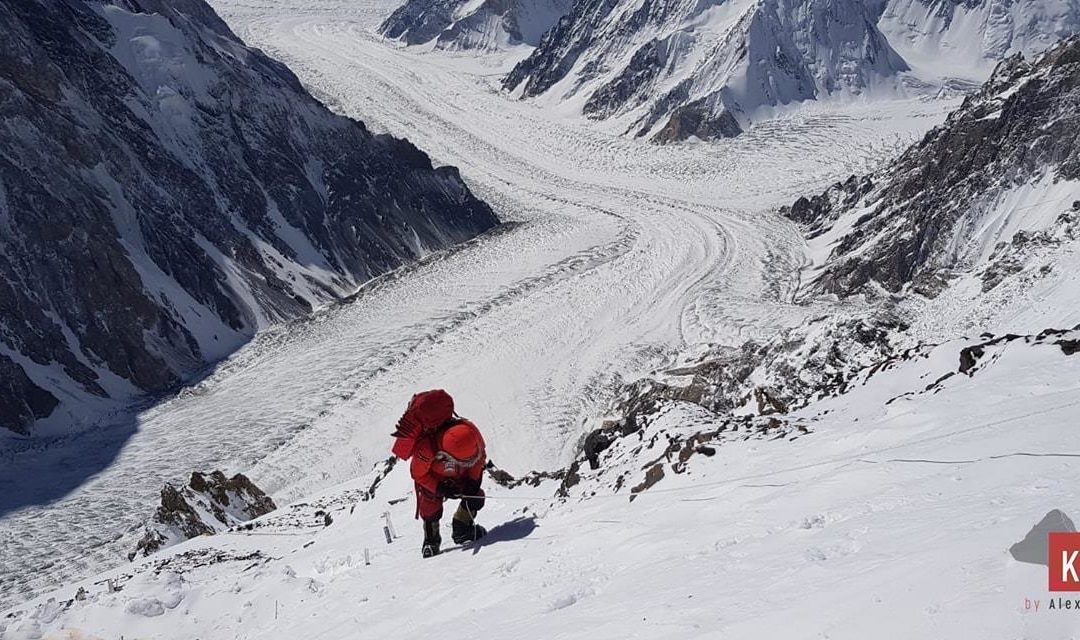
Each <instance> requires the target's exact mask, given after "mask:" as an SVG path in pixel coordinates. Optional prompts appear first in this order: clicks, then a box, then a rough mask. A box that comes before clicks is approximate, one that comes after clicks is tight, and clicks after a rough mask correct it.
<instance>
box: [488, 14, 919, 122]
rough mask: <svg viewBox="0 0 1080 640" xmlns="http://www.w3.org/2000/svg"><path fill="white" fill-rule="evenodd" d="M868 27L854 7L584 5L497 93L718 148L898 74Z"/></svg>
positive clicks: (896, 61) (872, 17) (900, 67)
mask: <svg viewBox="0 0 1080 640" xmlns="http://www.w3.org/2000/svg"><path fill="white" fill-rule="evenodd" d="M876 18H877V15H876V13H875V12H874V9H873V8H872V7H870V6H868V5H867V4H865V3H862V2H855V1H852V0H760V1H749V0H729V1H727V2H721V3H716V4H713V3H698V2H686V1H678V0H674V1H673V0H642V1H641V2H637V3H613V2H609V1H606V0H586V1H585V2H581V3H578V4H577V5H576V6H575V7H574V10H573V11H572V12H571V13H570V14H569V15H568V16H567V17H566V18H564V19H563V20H562V21H560V23H559V24H558V25H557V26H556V27H555V28H554V29H552V30H551V31H550V32H549V33H548V34H547V35H546V36H545V38H544V41H543V42H542V43H541V45H540V47H538V48H537V50H536V51H535V52H534V53H533V55H532V56H531V57H529V58H528V59H526V60H524V61H522V62H521V63H520V64H519V65H517V67H515V68H514V70H513V71H512V72H511V73H510V74H509V75H508V76H507V78H506V80H505V83H504V85H505V87H506V88H508V89H515V88H517V87H519V86H520V87H521V93H522V95H523V96H526V97H534V96H538V95H540V94H542V93H545V92H547V91H555V92H557V93H559V94H560V95H562V96H566V97H573V96H581V97H580V99H582V100H583V112H584V113H585V114H586V115H587V116H589V117H591V118H595V119H606V118H611V117H620V118H622V119H625V120H627V122H628V128H629V129H631V130H632V131H634V132H635V133H636V134H637V135H639V136H643V135H654V136H655V139H656V140H658V141H661V142H666V141H673V140H681V139H685V138H688V137H691V136H693V137H698V138H703V139H711V138H717V137H727V136H732V135H736V134H738V133H739V132H741V131H742V129H743V128H745V127H746V126H747V125H749V124H750V122H751V121H752V120H753V117H754V114H755V112H757V111H758V110H759V109H760V108H762V107H771V106H777V105H786V104H790V103H794V102H800V101H803V100H810V99H814V98H816V97H818V96H821V95H827V94H831V93H836V92H850V93H861V92H863V91H866V90H867V89H869V88H871V87H872V86H873V85H874V84H875V83H876V82H878V81H879V80H880V79H881V78H887V77H891V76H894V75H895V74H896V73H898V72H901V71H904V70H906V69H907V65H906V63H905V62H904V61H903V60H902V59H901V58H900V57H899V56H898V55H896V53H895V52H893V51H892V49H891V48H890V47H889V45H888V43H887V42H886V40H885V38H884V36H883V35H882V34H881V33H880V32H879V31H878V30H877V27H876V26H875V24H874V23H875V21H876ZM657 129H659V131H657Z"/></svg>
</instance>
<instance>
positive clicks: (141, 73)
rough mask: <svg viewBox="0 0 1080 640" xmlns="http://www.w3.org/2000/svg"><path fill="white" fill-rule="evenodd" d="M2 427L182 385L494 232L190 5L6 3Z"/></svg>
mask: <svg viewBox="0 0 1080 640" xmlns="http://www.w3.org/2000/svg"><path fill="white" fill-rule="evenodd" d="M0 18H2V20H0V25H2V27H0V41H2V42H3V44H2V45H0V87H2V88H3V92H2V94H3V98H2V99H0V107H2V109H3V111H4V114H5V117H4V118H3V124H2V125H0V131H2V132H3V136H4V144H3V148H2V149H0V226H2V228H3V230H4V232H3V233H2V234H0V273H2V274H3V277H2V278H0V373H2V374H3V375H2V376H0V427H4V428H5V432H6V430H14V431H16V432H19V433H24V434H25V433H30V432H34V433H36V434H39V435H50V434H58V433H64V432H67V431H69V430H71V429H73V428H78V427H80V426H86V425H88V424H91V423H93V422H94V420H95V419H96V418H98V417H99V416H101V415H102V413H103V412H105V411H108V410H112V409H116V408H117V407H119V406H122V405H124V404H125V403H126V402H128V401H130V399H131V398H132V397H133V396H136V395H138V394H140V393H143V392H146V391H151V392H161V391H163V390H167V389H170V388H173V387H174V386H175V385H177V384H178V383H180V382H181V381H183V380H186V379H188V378H190V377H191V376H193V375H195V374H196V373H197V372H199V371H201V370H202V369H203V368H204V367H205V366H206V364H207V363H208V362H213V361H216V360H219V359H220V358H222V357H223V356H224V355H226V354H228V353H230V352H232V351H233V350H235V349H236V348H237V347H238V346H239V345H240V344H242V343H243V342H245V341H246V340H248V339H249V338H250V337H251V336H252V335H253V334H254V333H255V332H256V331H257V330H259V329H261V328H264V327H266V326H268V325H269V324H270V323H273V322H277V321H280V320H283V319H287V318H293V317H296V316H299V315H302V314H305V313H307V312H310V311H311V310H312V309H313V308H314V307H317V306H320V305H323V304H325V303H327V302H329V301H332V300H335V299H338V298H340V297H342V296H345V295H348V294H350V293H352V292H353V291H355V290H356V288H357V286H358V285H359V284H360V283H362V282H364V281H366V280H368V279H370V278H372V277H374V276H376V275H378V274H381V273H384V272H386V271H387V270H389V269H392V268H394V267H396V266H398V265H400V264H402V263H404V262H408V261H411V260H414V259H416V258H417V257H420V256H423V255H426V254H427V253H430V252H431V251H434V250H437V249H440V248H443V247H446V246H448V245H450V244H453V243H455V242H460V241H462V240H465V239H468V238H471V237H473V236H474V235H476V234H478V233H480V232H482V231H484V230H485V229H488V228H490V227H491V226H493V225H494V224H496V222H497V220H496V219H495V217H494V215H493V214H492V212H491V210H490V209H489V208H488V207H487V206H486V205H484V204H483V203H481V202H479V201H478V200H477V199H476V198H475V197H473V195H472V194H471V193H470V192H469V191H468V189H467V188H466V187H465V185H464V183H463V182H462V181H461V179H460V177H459V176H458V174H457V172H456V170H455V169H452V168H439V169H434V168H433V167H432V165H431V162H430V160H429V159H428V158H427V156H426V155H425V154H424V153H423V152H421V151H419V150H418V149H416V148H415V147H413V146H412V145H411V144H410V143H408V142H407V141H404V140H398V139H394V138H390V137H387V136H373V135H372V134H371V133H369V132H368V131H367V130H366V129H365V127H364V126H363V124H361V123H359V122H356V121H352V120H348V119H345V118H342V117H339V116H336V115H334V114H332V113H330V112H329V111H328V110H327V109H326V108H325V107H323V106H322V105H321V104H320V103H319V102H317V101H316V100H315V99H314V98H312V97H311V96H310V95H309V94H308V93H307V92H306V91H305V90H304V89H303V88H302V87H301V85H300V82H299V81H298V80H297V78H296V77H295V76H294V75H293V74H292V73H291V72H290V71H289V70H288V69H286V68H285V67H284V66H283V65H282V64H280V63H278V62H276V61H274V60H271V59H270V58H268V57H267V56H265V55H264V54H262V53H261V52H259V51H258V50H255V49H251V48H248V47H246V46H245V45H244V44H243V43H242V42H241V41H240V40H239V39H238V38H237V37H236V36H235V35H234V34H233V33H232V32H231V31H230V30H229V28H228V27H227V26H226V25H225V23H224V22H222V21H221V20H220V19H219V18H218V17H217V16H216V14H215V13H214V12H213V10H212V9H211V8H210V7H209V6H208V5H206V4H205V3H204V2H202V1H201V0H117V1H116V2H104V3H103V2H88V1H83V0H63V1H61V2H38V1H37V0H34V1H30V2H18V3H5V4H4V5H3V6H0Z"/></svg>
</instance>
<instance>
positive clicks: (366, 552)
mask: <svg viewBox="0 0 1080 640" xmlns="http://www.w3.org/2000/svg"><path fill="white" fill-rule="evenodd" d="M370 564H371V551H369V550H368V548H367V547H364V565H370Z"/></svg>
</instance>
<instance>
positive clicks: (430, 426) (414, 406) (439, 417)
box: [391, 389, 454, 460]
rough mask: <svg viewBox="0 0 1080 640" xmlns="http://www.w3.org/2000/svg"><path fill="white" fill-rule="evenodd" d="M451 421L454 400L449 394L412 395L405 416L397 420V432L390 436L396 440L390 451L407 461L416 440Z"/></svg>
mask: <svg viewBox="0 0 1080 640" xmlns="http://www.w3.org/2000/svg"><path fill="white" fill-rule="evenodd" d="M453 419H454V399H453V398H451V397H450V394H449V393H447V392H445V391H443V390H442V389H433V390H431V391H423V392H421V393H418V394H416V395H414V396H413V397H412V400H410V401H409V407H408V408H407V409H405V414H404V415H403V416H401V419H400V420H398V423H397V430H396V431H394V433H393V434H391V435H393V436H394V438H396V440H395V441H394V447H393V448H392V449H391V451H392V452H393V454H394V455H395V456H397V457H399V458H401V459H402V460H408V459H409V458H410V457H412V454H413V449H414V448H415V447H416V441H417V440H419V439H420V438H422V437H424V436H426V435H428V434H431V433H434V432H435V431H436V430H437V429H438V428H439V427H441V426H443V425H444V424H446V423H447V422H450V421H451V420H453Z"/></svg>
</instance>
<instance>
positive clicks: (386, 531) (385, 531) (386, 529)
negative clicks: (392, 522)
mask: <svg viewBox="0 0 1080 640" xmlns="http://www.w3.org/2000/svg"><path fill="white" fill-rule="evenodd" d="M382 532H383V535H385V536H386V544H390V543H392V542H393V541H394V539H393V538H391V537H390V527H387V526H384V527H383V528H382Z"/></svg>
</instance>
